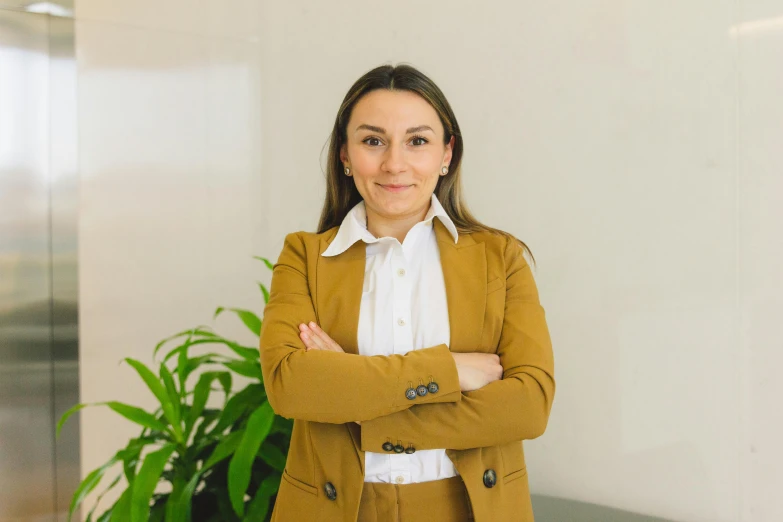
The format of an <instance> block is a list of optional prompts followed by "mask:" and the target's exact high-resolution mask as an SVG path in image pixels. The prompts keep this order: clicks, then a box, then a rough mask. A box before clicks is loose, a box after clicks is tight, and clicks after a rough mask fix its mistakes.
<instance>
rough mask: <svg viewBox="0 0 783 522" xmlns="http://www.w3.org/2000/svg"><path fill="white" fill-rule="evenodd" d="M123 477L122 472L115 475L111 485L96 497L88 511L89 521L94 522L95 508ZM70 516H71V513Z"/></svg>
mask: <svg viewBox="0 0 783 522" xmlns="http://www.w3.org/2000/svg"><path fill="white" fill-rule="evenodd" d="M121 478H122V473H120V474H119V475H117V476H116V477H114V480H112V481H111V484H109V486H108V487H107V488H106V489H104V490H103V491H102V492H101V494H100V495H98V498H96V499H95V504H94V505H93V506H92V509H91V510H90V512H89V513H87V522H92V515H93V513H95V510H96V508H97V507H98V505H100V503H101V500H102V499H103V496H104V495H105V494H106V493H108V492H109V491H110V490H111V489H112V488H113V487H114V486H116V485H117V484H118V483H119V482H120V479H121ZM68 516H69V517H70V515H68Z"/></svg>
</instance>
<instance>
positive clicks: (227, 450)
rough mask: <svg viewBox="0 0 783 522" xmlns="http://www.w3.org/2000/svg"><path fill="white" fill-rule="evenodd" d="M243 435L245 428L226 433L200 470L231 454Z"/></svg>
mask: <svg viewBox="0 0 783 522" xmlns="http://www.w3.org/2000/svg"><path fill="white" fill-rule="evenodd" d="M244 435H245V430H237V431H233V432H231V433H229V434H228V435H226V436H225V438H224V439H223V440H221V441H220V444H218V445H217V447H216V448H215V450H214V451H213V452H212V455H210V456H209V458H208V459H207V461H206V462H205V463H204V467H203V468H201V472H202V473H203V472H205V471H206V470H208V469H209V468H211V467H212V466H214V465H215V464H217V463H218V462H220V461H221V460H223V459H225V458H227V457H230V456H231V455H233V454H234V452H235V451H236V449H237V448H238V447H239V444H240V443H241V442H242V439H243V437H244Z"/></svg>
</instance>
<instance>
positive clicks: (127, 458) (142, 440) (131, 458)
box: [117, 435, 160, 484]
mask: <svg viewBox="0 0 783 522" xmlns="http://www.w3.org/2000/svg"><path fill="white" fill-rule="evenodd" d="M159 441H160V438H159V437H155V436H152V435H149V436H146V437H138V438H135V439H131V440H130V441H129V442H128V445H127V446H125V448H124V449H122V450H120V451H118V452H117V458H119V459H120V460H122V469H123V472H124V473H125V478H126V479H127V480H128V483H129V484H130V483H132V482H133V481H134V480H135V479H136V465H137V464H138V463H139V456H140V455H141V451H142V450H143V449H144V447H145V446H147V445H148V444H155V443H157V442H159Z"/></svg>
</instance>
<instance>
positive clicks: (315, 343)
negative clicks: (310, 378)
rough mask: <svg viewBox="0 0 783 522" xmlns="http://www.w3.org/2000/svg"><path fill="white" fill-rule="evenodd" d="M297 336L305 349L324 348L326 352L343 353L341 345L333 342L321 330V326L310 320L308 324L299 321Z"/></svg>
mask: <svg viewBox="0 0 783 522" xmlns="http://www.w3.org/2000/svg"><path fill="white" fill-rule="evenodd" d="M299 338H300V339H302V342H304V344H305V350H306V351H308V352H309V351H310V350H325V351H327V352H340V353H345V350H343V349H342V347H341V346H340V345H339V344H337V343H336V342H334V340H332V338H331V337H329V336H328V335H327V334H326V332H324V331H323V330H321V327H320V326H318V325H317V324H315V323H314V322H312V321H311V322H310V324H309V325H307V324H305V323H301V324H300V325H299Z"/></svg>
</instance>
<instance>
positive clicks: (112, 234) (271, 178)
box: [76, 0, 783, 522]
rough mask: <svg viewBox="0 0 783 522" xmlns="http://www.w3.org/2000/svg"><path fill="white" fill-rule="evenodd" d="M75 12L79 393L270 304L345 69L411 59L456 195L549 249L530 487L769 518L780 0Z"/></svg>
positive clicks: (776, 511)
mask: <svg viewBox="0 0 783 522" xmlns="http://www.w3.org/2000/svg"><path fill="white" fill-rule="evenodd" d="M76 18H77V57H78V59H79V63H80V79H79V100H80V102H79V104H80V106H79V124H80V152H79V156H80V161H81V176H82V193H81V194H82V196H81V199H82V219H81V227H80V263H81V273H80V277H81V291H82V292H81V296H80V300H81V303H82V315H81V336H82V347H81V350H82V352H81V358H82V359H81V364H82V390H83V400H85V401H96V400H107V399H119V400H126V401H129V402H135V403H142V402H143V401H145V400H146V401H147V404H151V398H149V397H147V396H146V395H143V394H141V393H140V387H139V386H138V384H137V382H136V380H135V379H134V378H133V375H132V371H131V370H130V369H129V368H128V367H127V366H117V364H116V362H117V361H118V360H119V359H121V358H122V357H124V356H128V355H132V356H135V357H139V358H142V359H145V360H148V358H149V353H150V349H151V347H152V346H154V344H155V342H157V341H158V340H160V339H162V338H163V337H165V336H166V335H168V334H170V333H172V332H174V331H177V330H178V329H181V328H185V327H188V326H192V325H194V324H199V323H203V322H207V321H208V319H209V317H210V316H211V312H212V311H213V310H214V308H215V307H216V306H218V305H222V304H225V305H229V306H243V307H247V308H254V309H259V306H260V302H259V297H258V295H257V290H256V289H255V288H254V283H253V281H254V280H255V279H257V278H259V277H260V278H262V280H264V279H267V278H268V274H267V272H266V271H265V270H262V269H261V267H260V265H259V264H258V263H257V262H256V261H253V260H252V259H251V256H252V255H264V256H268V257H271V258H276V256H277V254H278V253H279V251H280V248H281V246H282V240H283V237H284V236H285V234H286V233H288V232H291V231H295V230H314V229H315V227H316V225H317V221H318V216H319V213H320V205H321V203H322V197H323V191H324V186H325V185H324V181H323V175H322V170H321V169H322V167H321V164H322V163H323V162H324V157H325V150H323V147H324V145H325V142H326V139H327V138H328V133H329V131H330V129H331V126H332V124H333V121H334V116H335V112H336V110H337V108H338V105H339V103H340V101H341V100H342V97H343V95H344V94H345V92H346V90H347V89H348V88H349V86H350V85H351V83H352V82H353V81H354V80H355V79H356V78H358V77H359V76H360V75H361V74H363V73H364V72H366V71H367V70H368V69H370V68H372V67H374V66H376V65H379V64H381V63H387V62H393V63H398V62H408V63H411V64H413V65H415V66H417V67H419V68H420V69H421V70H423V71H424V72H425V73H427V74H429V75H430V76H431V77H432V78H433V79H434V80H435V81H436V82H437V83H438V84H439V85H440V87H441V88H442V90H443V91H444V92H445V93H446V95H447V97H448V98H449V100H450V102H451V104H452V106H453V108H454V110H455V112H456V114H457V117H458V119H459V121H460V125H461V127H462V131H463V134H464V136H465V145H466V149H465V158H464V176H465V185H466V189H467V194H468V202H469V203H470V205H471V208H472V209H473V210H474V212H475V213H476V215H477V216H478V217H479V218H480V219H481V220H483V221H484V222H486V223H487V224H490V225H492V226H497V227H500V228H504V229H506V230H508V231H510V232H513V233H514V234H516V235H517V236H519V237H520V238H522V239H523V240H524V241H525V242H527V243H528V244H529V245H530V246H531V247H532V249H533V251H534V254H535V255H536V258H537V260H538V271H537V272H536V275H537V281H538V284H539V288H540V292H541V298H542V300H543V304H544V306H545V308H546V309H547V314H548V319H549V326H550V329H551V331H552V337H553V341H554V346H555V356H556V377H557V380H558V392H557V397H556V400H555V406H554V409H553V413H552V418H551V421H550V425H549V429H548V431H547V433H546V435H545V436H544V437H543V438H541V439H539V440H536V441H533V442H529V443H527V445H526V448H527V456H528V464H529V469H530V480H531V486H532V489H533V491H534V493H539V494H549V495H556V496H562V497H567V498H571V499H578V500H584V501H589V502H594V503H598V504H604V505H609V506H615V507H620V508H625V509H629V510H632V511H637V512H642V513H647V514H652V515H658V516H664V517H668V518H672V519H675V520H680V521H689V522H691V521H692V522H697V521H698V522H723V521H731V522H740V521H741V522H766V521H769V522H776V521H779V520H783V503H781V502H780V500H779V494H778V490H779V489H780V488H781V487H783V471H781V469H782V466H781V464H783V449H781V448H780V445H779V444H775V442H776V441H778V440H781V439H783V415H782V414H781V411H783V409H782V408H781V407H780V404H779V398H780V397H781V396H783V381H782V380H780V379H777V378H776V375H777V373H778V368H779V367H780V366H781V365H783V351H781V350H780V348H781V341H780V340H779V339H780V337H779V335H778V328H777V326H778V325H777V322H778V320H779V318H780V317H781V313H783V299H782V298H781V297H780V296H781V294H783V276H781V274H780V269H779V268H778V267H779V265H780V263H779V259H780V258H781V255H783V240H782V239H781V238H783V234H781V223H782V222H783V154H782V153H781V151H782V149H783V96H781V93H782V92H783V67H781V56H783V0H683V1H680V2H673V1H672V2H660V1H652V0H648V1H643V0H626V1H621V0H590V1H581V0H557V1H552V2H531V1H526V0H525V1H522V2H510V1H509V2H500V1H498V2H492V3H490V2H483V3H474V2H462V3H460V2H457V3H455V2H447V1H443V0H438V1H432V2H412V1H402V2H396V3H367V2H358V1H353V0H351V1H347V0H344V1H342V2H340V3H339V9H338V4H334V3H330V2H317V3H316V2H302V1H291V0H289V1H286V2H251V1H246V2H240V1H231V2H221V3H217V2H212V3H209V4H208V5H200V4H199V6H198V7H194V6H193V4H192V3H191V2H186V1H184V0H179V1H178V2H167V3H164V4H161V3H159V2H152V1H138V0H137V1H135V2H127V1H126V2H118V1H111V2H108V1H106V0H100V1H99V0H82V1H80V2H77V5H76ZM218 324H219V327H220V328H221V329H222V330H223V331H226V332H228V333H229V334H231V333H234V334H235V335H236V336H237V337H240V338H241V336H242V329H241V327H239V326H238V325H236V324H235V323H233V322H232V321H230V320H229V319H227V320H226V321H224V322H219V323H218ZM113 418H114V417H113V416H112V415H110V414H108V413H103V412H99V411H89V412H87V413H85V415H84V424H83V438H84V440H83V446H84V448H83V455H84V456H83V465H84V468H85V470H89V469H91V468H93V467H95V466H96V465H98V464H100V463H101V462H102V461H104V460H105V459H106V458H108V456H110V454H111V453H112V452H113V450H114V449H115V448H117V447H118V446H119V445H120V444H122V443H123V441H124V440H126V439H127V437H129V436H130V435H131V434H133V433H134V429H133V428H132V427H131V426H126V425H124V424H122V423H115V422H112V419H113ZM109 422H111V424H110V425H109Z"/></svg>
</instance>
